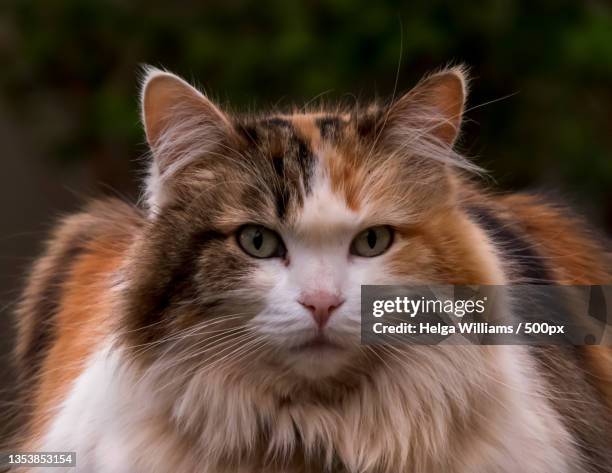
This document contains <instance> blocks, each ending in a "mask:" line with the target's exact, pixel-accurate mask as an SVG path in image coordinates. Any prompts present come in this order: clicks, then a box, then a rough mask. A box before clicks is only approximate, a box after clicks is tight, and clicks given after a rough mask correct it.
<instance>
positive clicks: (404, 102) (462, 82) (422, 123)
mask: <svg viewBox="0 0 612 473" xmlns="http://www.w3.org/2000/svg"><path fill="white" fill-rule="evenodd" d="M466 98H467V76H466V72H465V69H464V68H463V67H460V66H459V67H453V68H451V69H445V70H443V71H441V72H438V73H436V74H433V75H430V76H428V77H425V78H424V79H422V80H421V81H420V82H419V83H418V84H417V85H416V86H415V87H414V88H413V89H412V90H410V91H409V92H408V93H407V94H405V95H404V96H403V97H401V98H400V99H399V100H397V101H396V102H394V103H393V104H392V105H391V106H390V108H389V110H388V113H387V116H386V123H385V133H386V135H387V136H388V137H389V138H391V139H393V138H399V139H400V140H401V139H402V138H405V137H406V136H407V135H408V134H409V133H413V132H414V131H415V130H416V131H418V132H419V133H421V134H422V135H424V136H425V135H427V136H429V137H430V138H433V139H434V140H435V141H437V142H438V143H439V144H440V145H442V146H448V147H452V146H453V144H454V143H455V140H456V139H457V136H458V134H459V130H460V128H461V119H462V116H463V111H464V108H465V101H466ZM407 132H408V133H407Z"/></svg>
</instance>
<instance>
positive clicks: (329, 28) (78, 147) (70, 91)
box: [0, 0, 612, 423]
mask: <svg viewBox="0 0 612 473" xmlns="http://www.w3.org/2000/svg"><path fill="white" fill-rule="evenodd" d="M400 51H401V67H400V69H399V90H400V91H406V90H408V89H409V88H410V87H411V86H412V85H414V83H415V82H416V81H417V80H418V78H419V77H420V76H422V75H423V74H425V73H427V72H428V71H431V70H433V69H436V68H439V67H440V66H443V65H445V64H447V63H457V62H463V63H466V64H467V65H468V66H469V67H470V69H471V71H472V75H473V78H474V80H473V83H472V95H471V97H470V101H469V105H470V107H474V109H473V110H471V111H469V113H468V115H467V118H468V121H467V123H466V126H465V133H464V136H463V140H462V142H461V143H460V146H461V147H462V149H463V150H464V151H465V152H466V153H467V154H468V155H470V156H472V157H473V159H474V160H475V161H476V162H477V163H478V164H480V165H482V166H484V167H485V168H486V169H488V170H490V171H491V175H492V176H493V178H494V184H495V185H497V186H498V187H500V188H502V189H544V190H545V191H546V192H550V191H551V190H555V191H556V192H557V193H558V194H559V195H562V196H563V198H564V200H566V201H569V202H570V203H572V205H574V206H576V208H577V209H578V211H579V212H582V213H585V214H587V215H588V216H589V217H590V218H591V219H592V220H593V221H594V222H595V223H596V224H597V225H598V226H599V227H600V228H602V229H603V230H604V231H605V232H607V233H608V234H612V6H611V4H610V2H608V1H596V0H585V1H576V0H571V1H563V0H550V1H501V0H500V1H485V2H460V1H449V2H440V1H412V2H407V1H403V2H394V1H379V2H374V1H371V0H370V1H366V0H357V1H349V0H330V1H325V2H320V1H314V0H310V1H304V2H291V1H285V0H260V1H258V2H249V3H247V2H239V1H236V0H223V1H217V0H214V1H213V0H210V1H206V2H195V1H183V2H178V1H177V2H163V3H156V2H149V1H147V2H145V1H130V2H128V1H122V0H107V1H87V0H67V1H52V0H49V1H37V2H33V1H28V0H18V1H11V0H9V1H7V0H5V1H3V2H2V3H1V4H0V64H1V70H0V146H1V160H2V172H1V173H0V176H1V177H0V179H1V182H0V211H1V212H2V219H1V220H0V221H1V223H0V231H1V234H0V288H2V289H3V292H2V299H1V300H0V303H2V308H4V312H3V315H2V317H1V318H0V325H1V326H0V329H1V330H4V333H6V334H8V333H9V332H8V330H9V328H8V317H7V316H6V314H8V313H9V312H10V309H11V307H12V304H13V302H14V301H15V297H16V294H17V293H18V288H19V287H20V285H21V282H22V277H23V270H24V268H26V267H27V265H28V264H29V262H30V261H31V260H32V258H33V257H34V256H35V255H36V254H37V252H38V251H39V249H40V244H41V242H42V240H43V239H44V236H45V233H46V231H47V230H48V228H49V226H50V224H51V222H52V221H53V220H54V219H55V218H56V217H57V216H58V215H59V214H61V213H62V212H64V211H68V210H72V209H75V208H77V207H78V206H79V205H80V204H81V203H82V202H83V200H84V199H85V198H87V197H88V196H95V195H100V194H101V193H106V194H108V193H117V194H121V195H126V196H128V197H132V198H135V197H136V196H137V189H138V187H137V186H138V178H139V175H140V174H141V171H142V169H143V166H144V163H143V162H142V159H140V158H142V157H143V156H144V154H145V152H146V147H145V145H144V138H143V133H142V131H141V127H140V124H139V117H138V100H137V97H138V76H139V67H140V65H142V64H145V63H148V64H153V65H156V66H161V67H165V68H168V69H169V70H172V71H174V72H176V73H178V74H180V75H182V76H184V77H186V78H187V79H189V80H192V81H194V82H196V83H197V84H199V85H201V86H202V87H204V88H205V90H206V91H207V92H209V93H210V95H211V96H212V97H214V98H216V99H218V100H220V101H221V103H223V104H226V105H230V106H231V108H232V109H234V110H239V111H248V110H251V109H254V108H260V107H268V106H274V105H280V106H283V105H290V104H292V103H298V104H300V103H303V102H304V101H308V100H311V99H313V98H315V97H317V96H319V94H324V95H323V96H324V98H325V99H326V100H335V99H341V100H344V101H350V100H355V99H359V100H367V99H369V98H372V97H374V96H379V97H383V98H384V97H388V96H389V95H390V94H391V93H392V91H393V86H394V82H395V76H396V71H397V69H398V63H399V59H400ZM504 97H506V98H504ZM498 99H501V100H498ZM488 102H491V103H488ZM487 103H488V104H487ZM6 339H7V340H9V339H10V336H8V335H7V337H6ZM0 351H1V350H0ZM2 365H6V364H5V363H2V364H0V368H1V366H2ZM0 375H2V373H0ZM0 417H1V416H0ZM0 423H1V422H0Z"/></svg>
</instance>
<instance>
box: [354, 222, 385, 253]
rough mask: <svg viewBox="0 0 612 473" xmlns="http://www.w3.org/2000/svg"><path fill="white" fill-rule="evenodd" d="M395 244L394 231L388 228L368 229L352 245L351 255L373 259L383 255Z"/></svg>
mask: <svg viewBox="0 0 612 473" xmlns="http://www.w3.org/2000/svg"><path fill="white" fill-rule="evenodd" d="M391 243H393V231H392V230H391V228H389V227H386V226H380V227H370V228H366V229H365V230H364V231H362V232H361V233H360V234H359V235H357V236H356V237H355V239H354V240H353V243H351V253H352V254H354V255H357V256H364V257H366V258H372V257H373V256H378V255H382V254H383V253H384V252H385V251H387V250H388V249H389V247H390V246H391Z"/></svg>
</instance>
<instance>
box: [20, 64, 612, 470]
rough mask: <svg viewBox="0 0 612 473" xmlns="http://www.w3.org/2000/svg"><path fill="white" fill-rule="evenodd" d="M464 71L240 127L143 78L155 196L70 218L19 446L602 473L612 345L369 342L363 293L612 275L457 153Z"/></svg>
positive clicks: (291, 464)
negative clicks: (368, 288)
mask: <svg viewBox="0 0 612 473" xmlns="http://www.w3.org/2000/svg"><path fill="white" fill-rule="evenodd" d="M467 84H468V80H467V74H466V71H465V69H464V68H463V67H452V68H448V69H443V70H441V71H439V72H437V73H434V74H431V75H429V76H426V77H425V78H424V79H422V80H421V81H420V82H419V83H418V84H417V85H416V86H415V87H414V88H413V89H412V90H411V91H409V92H408V93H406V94H405V95H403V96H402V97H400V98H398V99H395V100H393V101H391V102H390V103H389V104H384V105H372V106H367V107H360V106H352V107H349V108H348V109H343V108H337V109H333V108H322V109H320V110H319V109H317V110H309V111H307V110H304V109H300V110H294V111H293V112H292V113H272V114H262V115H249V116H241V115H231V114H229V113H228V112H225V111H223V110H222V109H221V108H220V107H219V106H217V105H215V104H214V103H213V102H212V101H211V100H209V99H208V98H207V97H206V96H204V95H203V94H202V93H201V92H199V91H198V90H197V89H196V88H194V87H192V86H191V85H190V84H188V83H187V82H185V81H184V80H182V79H181V78H179V77H177V76H176V75H173V74H171V73H169V72H165V71H161V70H157V69H152V68H151V69H148V70H147V72H146V77H145V78H144V83H143V87H142V97H141V104H142V120H143V124H144V129H145V132H146V138H147V142H148V144H149V146H150V151H151V153H150V154H151V160H150V167H149V173H148V177H147V179H146V182H145V185H144V187H145V191H144V198H143V200H142V202H141V203H140V204H139V205H131V204H128V203H124V202H121V201H118V200H103V201H97V202H93V203H91V204H90V205H89V206H88V207H87V208H86V209H85V210H83V211H82V212H80V213H78V214H76V215H72V216H69V217H67V218H65V219H64V220H63V221H62V222H61V223H60V224H59V226H58V227H57V229H56V230H55V232H54V234H53V235H52V236H51V238H50V240H49V243H48V244H47V247H46V252H45V254H44V256H42V258H40V259H39V260H38V261H37V262H36V264H35V265H34V267H33V269H32V271H31V274H30V276H29V280H28V284H27V287H26V289H25V291H24V294H23V297H22V300H21V303H20V305H19V308H18V310H17V323H18V340H17V348H16V357H17V360H18V363H19V369H20V373H21V377H22V383H23V386H24V389H23V391H24V403H27V404H24V405H27V406H29V407H28V419H27V423H26V424H25V429H24V431H23V432H22V435H21V437H20V440H21V442H20V444H19V450H21V451H75V452H76V454H77V468H76V469H77V471H80V472H92V473H93V472H95V473H107V472H108V473H110V472H112V473H123V472H126V473H127V472H130V473H139V472H143V473H144V472H146V473H152V472H160V473H164V472H177V473H180V472H206V473H224V472H244V473H247V472H248V473H256V472H272V473H274V472H276V473H281V472H286V473H293V472H295V473H298V472H304V473H305V472H324V471H329V472H335V473H340V472H345V473H357V472H376V473H386V472H393V473H399V472H428V473H436V472H449V473H454V472H456V473H465V472H487V473H489V472H517V471H524V472H531V473H544V472H546V473H549V472H611V471H612V452H611V448H610V447H611V442H610V440H611V439H612V414H611V407H612V406H611V404H610V400H611V399H612V392H611V390H612V373H611V370H612V358H611V357H610V352H609V351H608V349H607V348H603V347H590V348H587V347H560V346H543V347H529V346H518V345H517V346H512V345H507V346H468V345H462V346H443V345H440V346H416V345H413V346H405V347H401V348H397V347H395V348H390V347H385V346H364V345H362V344H361V343H360V331H359V330H360V329H359V327H360V319H359V314H360V287H361V285H363V284H426V283H443V284H492V285H503V284H515V283H525V282H534V283H556V284H606V283H610V282H612V265H611V264H610V263H611V261H612V259H611V257H610V252H609V249H608V248H606V244H605V243H603V242H602V241H600V240H599V239H598V238H596V237H594V236H593V235H592V234H591V232H590V231H589V230H587V226H586V225H585V224H584V223H583V222H582V221H581V220H580V219H579V218H577V217H575V216H571V215H570V214H569V213H568V212H567V211H566V210H564V209H563V208H562V207H559V206H556V205H552V204H547V203H545V202H544V201H543V200H542V199H541V198H540V197H538V196H537V195H527V194H510V195H500V194H496V193H493V192H490V191H488V190H487V189H486V188H485V187H484V186H483V185H481V184H480V183H479V182H478V179H476V178H475V175H477V168H476V166H475V165H474V164H472V163H470V162H469V161H468V160H466V159H465V158H463V157H462V156H461V155H460V154H459V153H458V152H457V151H455V144H456V143H455V142H456V140H457V137H458V134H459V132H460V127H461V121H462V117H463V114H464V110H465V103H466V96H467V89H468V86H467ZM526 148H528V146H527V145H526ZM475 172H476V174H475ZM35 471H40V470H39V469H36V470H35ZM50 471H61V470H58V469H56V468H54V469H52V470H50ZM67 471H68V470H67ZM70 471H71V470H70Z"/></svg>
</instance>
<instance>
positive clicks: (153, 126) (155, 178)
mask: <svg viewBox="0 0 612 473" xmlns="http://www.w3.org/2000/svg"><path fill="white" fill-rule="evenodd" d="M141 114H142V122H143V124H144V128H145V133H146V136H147V142H148V143H149V147H150V148H151V154H152V162H151V164H150V172H149V179H148V182H147V189H146V194H147V200H148V203H149V207H150V208H151V209H156V208H159V207H160V206H161V205H163V204H164V203H165V202H166V201H167V200H168V196H169V191H168V185H167V181H168V180H169V179H170V178H171V177H172V176H173V175H174V174H175V173H176V171H178V170H180V169H182V168H183V167H184V166H185V165H187V164H188V163H190V162H192V161H193V160H194V159H196V158H198V157H200V156H202V155H204V154H205V153H206V152H207V150H208V151H210V150H211V149H212V147H213V146H214V145H215V144H218V143H219V142H220V141H221V140H222V139H223V138H224V137H225V136H227V134H228V133H229V132H230V130H231V124H230V121H229V119H228V117H227V116H226V115H225V114H224V113H223V112H222V111H221V110H220V109H219V108H218V107H217V106H216V105H215V104H213V103H212V102H211V101H210V100H209V99H208V98H207V97H205V96H204V95H203V94H202V93H201V92H200V91H198V90H197V89H196V88H194V87H192V86H191V85H189V84H188V83H187V82H185V81H184V80H183V79H181V78H180V77H178V76H176V75H174V74H171V73H169V72H164V71H161V70H159V69H155V68H151V67H148V68H146V69H145V75H144V80H143V85H142V94H141Z"/></svg>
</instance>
